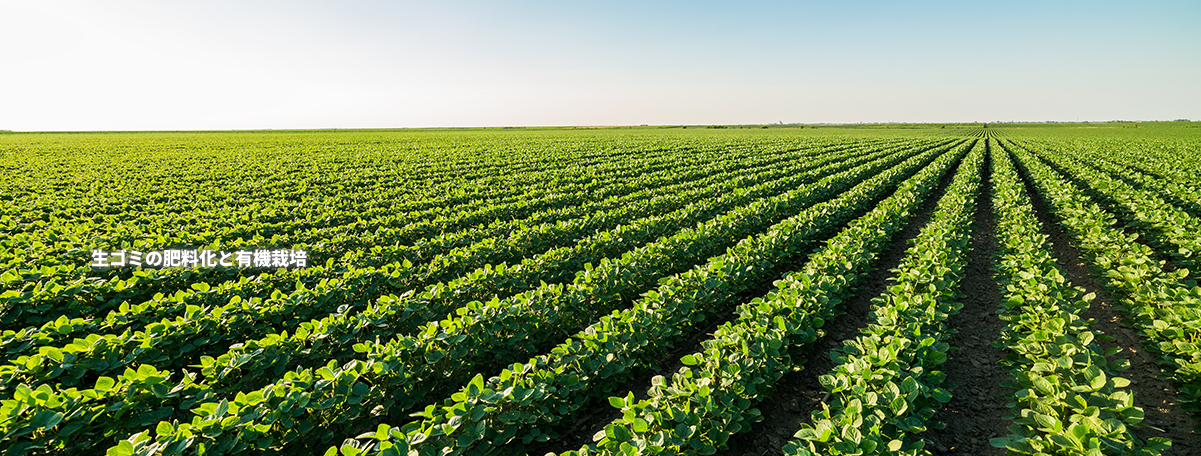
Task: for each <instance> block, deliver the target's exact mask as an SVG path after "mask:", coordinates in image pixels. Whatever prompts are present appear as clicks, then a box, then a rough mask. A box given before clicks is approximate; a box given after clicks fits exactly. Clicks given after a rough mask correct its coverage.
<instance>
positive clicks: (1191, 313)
mask: <svg viewBox="0 0 1201 456" xmlns="http://www.w3.org/2000/svg"><path fill="white" fill-rule="evenodd" d="M1017 153H1018V154H1019V156H1021V157H1022V158H1023V160H1022V163H1023V164H1024V165H1025V169H1026V170H1027V172H1029V173H1030V175H1031V176H1032V177H1033V179H1034V182H1035V184H1036V185H1037V188H1038V189H1039V192H1040V194H1041V195H1042V197H1043V199H1044V200H1047V201H1048V205H1049V206H1051V207H1052V212H1053V213H1054V215H1055V217H1056V218H1057V219H1058V220H1059V221H1060V223H1061V224H1062V225H1063V226H1064V228H1065V229H1066V231H1067V232H1068V234H1069V235H1070V236H1071V237H1072V238H1073V239H1074V242H1075V244H1076V245H1077V248H1079V249H1080V250H1081V253H1082V254H1083V256H1084V257H1085V259H1086V261H1088V262H1089V264H1090V265H1091V266H1092V267H1093V271H1094V273H1095V276H1096V277H1097V279H1098V280H1099V281H1100V282H1101V283H1102V284H1104V286H1105V288H1106V289H1107V290H1109V291H1110V292H1111V293H1113V295H1114V296H1115V297H1117V298H1119V299H1120V303H1118V305H1117V306H1115V307H1116V308H1118V309H1119V310H1120V311H1122V312H1123V313H1124V314H1125V315H1126V317H1127V321H1128V322H1129V324H1130V325H1131V326H1132V327H1134V328H1137V329H1138V330H1139V332H1140V333H1141V335H1142V337H1143V344H1144V345H1145V346H1146V347H1147V348H1148V349H1149V350H1151V351H1152V352H1154V353H1156V355H1157V359H1156V361H1157V362H1158V363H1160V364H1162V365H1163V366H1164V367H1165V373H1167V375H1168V376H1170V377H1171V378H1172V380H1174V382H1175V383H1176V386H1177V389H1178V393H1179V396H1180V399H1181V400H1182V402H1183V403H1184V404H1185V408H1186V410H1189V411H1191V412H1193V413H1194V414H1196V413H1198V412H1199V411H1201V407H1199V405H1201V287H1198V286H1197V284H1196V282H1195V281H1193V280H1191V279H1189V278H1188V275H1189V271H1188V270H1187V269H1177V270H1175V271H1167V270H1165V269H1164V265H1163V263H1162V262H1160V261H1158V260H1156V259H1155V251H1154V250H1153V249H1151V248H1150V247H1148V246H1146V245H1144V244H1141V243H1139V242H1138V241H1137V236H1136V235H1134V234H1128V233H1125V232H1123V230H1122V229H1120V228H1119V226H1120V225H1118V223H1117V221H1116V220H1115V218H1114V217H1113V215H1111V214H1109V213H1106V212H1105V211H1104V210H1103V209H1102V208H1101V207H1100V206H1099V205H1098V204H1097V203H1096V202H1094V201H1092V200H1090V199H1089V198H1088V197H1087V196H1086V195H1084V194H1083V193H1082V191H1081V190H1080V189H1079V188H1077V187H1074V186H1072V185H1071V184H1069V183H1067V182H1065V181H1064V180H1063V178H1062V177H1061V176H1059V175H1057V174H1056V173H1055V172H1054V170H1052V169H1050V168H1049V167H1047V166H1046V165H1044V164H1043V163H1041V162H1040V161H1038V159H1037V158H1035V157H1033V156H1032V155H1030V154H1029V153H1028V152H1026V151H1023V150H1020V149H1019V150H1018V151H1017Z"/></svg>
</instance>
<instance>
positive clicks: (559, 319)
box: [131, 148, 918, 451]
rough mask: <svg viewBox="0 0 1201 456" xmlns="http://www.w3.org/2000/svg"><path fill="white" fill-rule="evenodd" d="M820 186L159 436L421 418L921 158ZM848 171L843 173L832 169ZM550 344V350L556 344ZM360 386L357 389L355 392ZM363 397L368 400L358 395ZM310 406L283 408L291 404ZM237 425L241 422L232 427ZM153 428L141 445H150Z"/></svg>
mask: <svg viewBox="0 0 1201 456" xmlns="http://www.w3.org/2000/svg"><path fill="white" fill-rule="evenodd" d="M900 150H901V152H900V153H897V154H892V155H889V156H887V157H885V158H883V159H881V160H878V161H875V162H871V163H869V164H865V165H861V166H859V167H855V168H852V169H850V170H847V171H843V172H840V173H836V174H833V175H827V174H825V173H821V172H817V175H825V176H826V177H825V178H823V179H822V180H821V181H819V182H815V183H813V184H809V185H803V186H800V187H796V188H792V189H791V190H789V191H787V192H786V193H784V194H782V195H778V196H775V197H772V198H766V199H760V200H757V201H754V202H749V201H748V203H750V204H747V205H744V206H740V207H738V208H737V209H735V210H733V211H731V212H728V213H726V214H723V215H721V216H720V217H718V218H716V219H713V220H711V221H709V222H706V223H704V224H701V225H698V226H697V227H695V228H689V229H685V230H682V231H680V232H678V233H676V234H674V235H672V236H670V237H666V238H661V239H660V240H659V241H656V242H654V243H652V244H648V245H646V246H643V247H640V248H638V249H635V250H634V251H631V252H627V253H626V254H623V255H622V257H621V258H620V259H619V260H609V259H606V260H605V261H602V262H601V264H600V265H598V266H596V267H593V268H588V269H586V270H585V271H582V272H581V273H580V274H578V275H577V277H576V279H575V282H573V283H572V284H567V285H549V286H544V287H539V288H538V289H536V290H532V291H529V292H526V293H522V294H518V295H515V296H513V297H511V298H507V299H504V300H500V299H498V298H493V299H492V300H490V301H488V302H479V301H474V302H472V303H468V304H467V305H466V306H465V307H461V308H459V309H456V310H455V312H453V313H452V314H451V316H450V317H448V318H446V319H443V320H440V321H431V322H429V323H428V324H425V325H423V326H422V327H421V328H420V329H418V330H417V331H416V332H415V333H414V334H411V335H402V336H398V337H396V338H393V339H392V340H390V341H387V342H382V343H381V342H373V343H363V344H357V345H355V347H354V348H355V350H356V351H359V352H361V353H362V354H361V355H360V356H359V357H358V358H356V359H354V360H351V361H350V362H348V363H345V364H341V365H340V366H339V364H340V363H337V362H336V361H335V360H330V361H329V362H328V363H326V365H325V367H322V368H320V369H315V368H304V369H297V370H295V371H292V372H289V373H287V374H285V376H284V378H283V379H279V380H277V381H276V382H274V383H273V384H271V385H268V386H266V387H264V388H262V389H260V390H259V391H261V392H263V393H264V397H268V396H267V395H266V394H265V393H266V392H272V394H273V395H272V396H270V399H269V400H268V401H267V402H264V403H263V404H257V405H256V406H254V407H245V408H233V407H231V408H229V409H228V410H227V413H226V415H224V416H223V417H220V418H217V417H214V419H204V420H201V419H200V417H194V418H193V420H192V421H193V423H192V424H188V423H183V424H181V425H179V426H177V427H176V428H175V429H176V432H175V433H173V434H170V435H164V436H159V438H158V440H159V441H168V442H172V444H173V443H174V442H176V441H183V440H185V439H187V438H189V437H196V438H199V437H198V435H203V436H204V441H205V443H211V445H209V446H208V447H209V448H216V449H217V451H241V449H242V448H249V447H250V446H252V445H259V446H262V445H274V446H278V445H289V444H290V445H292V446H296V445H317V444H320V443H321V442H330V441H334V439H335V438H336V437H341V436H338V435H337V434H338V433H343V434H342V436H345V435H346V434H350V433H351V431H348V430H349V429H354V428H355V427H360V426H362V424H361V423H362V422H364V421H368V420H370V419H372V417H374V416H386V415H387V414H392V415H395V414H398V412H399V411H409V410H413V408H414V407H416V406H418V405H421V403H422V402H423V401H425V400H428V399H427V398H430V397H431V396H437V395H440V394H447V393H449V391H451V389H450V388H456V387H458V386H459V385H464V384H466V383H467V382H468V381H469V380H470V379H471V377H473V376H474V375H475V374H476V373H477V372H480V371H488V370H493V369H495V370H500V369H501V368H502V367H504V366H505V365H508V364H509V363H511V362H513V361H515V360H517V359H521V358H523V357H528V356H534V355H537V354H538V353H541V352H544V351H546V350H547V349H549V348H551V347H552V346H553V343H554V341H555V340H561V339H562V338H563V337H566V336H568V335H569V334H570V333H571V332H572V331H574V330H578V329H581V328H583V327H585V326H587V325H588V324H589V323H590V322H592V321H595V320H596V318H598V317H600V316H601V315H604V314H606V313H608V312H611V311H612V310H616V309H618V308H621V307H623V306H625V305H628V303H630V302H633V300H634V299H635V297H636V296H637V294H638V293H640V292H641V291H642V290H644V289H645V287H647V286H649V285H650V284H653V283H654V282H655V281H656V280H657V279H658V278H660V277H663V276H665V275H670V274H674V273H675V272H679V271H680V270H686V269H687V268H688V267H689V266H690V265H692V264H696V263H697V262H699V261H703V260H704V259H705V258H708V257H709V256H711V255H713V254H714V253H717V252H720V251H721V249H724V248H726V247H728V246H730V245H732V244H734V243H735V240H736V239H741V238H742V237H745V236H747V235H750V234H752V233H755V232H759V231H761V230H762V229H763V227H765V226H770V225H771V224H774V223H775V222H777V221H779V220H781V219H784V218H786V217H787V216H788V215H789V214H793V213H796V212H797V211H799V210H801V209H803V208H805V207H808V206H811V205H813V204H815V203H818V202H821V201H825V200H828V199H830V198H832V197H833V196H835V195H837V194H839V193H841V192H842V191H844V190H845V189H847V188H848V187H850V186H852V185H854V183H856V182H859V181H862V180H863V179H865V178H866V177H867V176H870V175H873V174H876V173H878V172H879V171H881V170H883V169H887V168H888V167H891V166H894V165H896V164H897V163H898V162H900V161H903V160H904V159H905V158H907V157H908V156H911V155H916V154H917V153H918V152H917V151H915V150H912V149H909V148H902V149H900ZM831 166H838V165H831ZM548 342H549V344H548ZM352 387H353V388H352ZM358 393H362V394H358ZM285 402H288V403H303V404H305V405H304V406H295V407H293V406H287V407H281V406H280V404H282V403H285ZM229 418H237V419H234V420H230V419H229ZM148 434H149V433H148V432H143V433H140V434H137V435H135V436H134V437H131V440H134V441H139V442H141V441H144V440H145V439H147V438H149V435H148Z"/></svg>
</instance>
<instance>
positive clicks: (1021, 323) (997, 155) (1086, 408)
mask: <svg viewBox="0 0 1201 456" xmlns="http://www.w3.org/2000/svg"><path fill="white" fill-rule="evenodd" d="M992 175H993V184H994V192H993V207H994V212H995V216H996V224H997V243H998V258H997V271H996V277H997V282H998V283H999V284H1000V285H1001V288H1002V301H1001V305H1002V309H1001V312H1002V313H1001V318H1002V319H1003V320H1005V321H1006V322H1007V324H1008V325H1007V326H1006V327H1005V329H1004V330H1003V331H1002V333H1001V338H1000V341H999V342H998V345H999V346H1000V347H1002V348H1005V349H1006V350H1007V351H1008V352H1009V354H1008V355H1007V359H1006V360H1005V363H1006V364H1007V365H1008V367H1009V368H1010V370H1011V372H1012V375H1013V377H1012V378H1013V382H1014V385H1015V386H1016V387H1017V392H1016V393H1014V394H1013V396H1012V400H1011V402H1010V407H1011V408H1012V409H1013V415H1012V419H1013V420H1014V424H1013V425H1011V426H1010V427H1009V430H1010V432H1011V434H1010V435H1008V436H1006V437H1000V438H995V439H992V441H991V443H992V445H993V446H997V447H1002V448H1006V449H1008V450H1009V451H1010V452H1011V453H1015V454H1065V455H1066V454H1071V455H1099V454H1115V453H1116V454H1144V455H1152V454H1159V452H1161V451H1162V450H1163V449H1165V448H1167V446H1168V445H1170V442H1167V441H1165V439H1162V438H1152V439H1150V440H1149V441H1148V442H1143V441H1141V440H1140V439H1139V438H1138V437H1136V436H1135V435H1134V434H1133V433H1132V432H1131V428H1132V427H1134V426H1138V425H1139V424H1140V423H1141V422H1142V419H1143V411H1142V409H1141V408H1139V407H1137V406H1135V405H1134V394H1133V392H1132V391H1129V389H1128V388H1127V387H1128V386H1129V385H1130V381H1129V380H1127V379H1125V378H1122V377H1119V376H1118V374H1119V373H1120V372H1121V371H1122V370H1124V369H1127V368H1129V361H1127V360H1125V359H1113V360H1109V359H1107V357H1111V356H1113V355H1115V354H1117V351H1116V350H1118V349H1113V350H1111V351H1106V350H1104V349H1102V348H1101V347H1100V346H1099V345H1098V344H1097V341H1098V338H1099V337H1105V336H1102V335H1100V334H1099V332H1098V331H1096V330H1095V329H1093V328H1091V327H1090V326H1089V323H1088V321H1086V320H1085V319H1083V318H1082V317H1081V316H1080V313H1081V312H1082V311H1084V310H1085V309H1087V308H1088V305H1089V303H1088V302H1089V301H1090V300H1091V299H1092V296H1091V295H1084V293H1083V290H1081V289H1079V288H1074V287H1072V286H1071V285H1070V284H1069V283H1068V282H1067V280H1066V279H1065V278H1064V275H1063V271H1062V269H1061V268H1060V267H1059V265H1058V264H1056V262H1055V257H1054V256H1053V255H1052V253H1051V252H1050V243H1049V242H1048V241H1047V237H1046V235H1044V234H1043V233H1042V231H1041V229H1042V224H1041V223H1040V222H1039V221H1038V219H1037V217H1036V216H1035V213H1034V209H1033V207H1032V206H1031V201H1030V197H1029V195H1027V193H1026V191H1025V188H1024V186H1023V183H1022V181H1021V178H1020V177H1019V176H1018V174H1017V172H1016V171H1015V169H1014V165H1013V162H1012V161H1011V160H1010V157H1009V154H1008V152H1005V151H995V152H994V154H993V174H992Z"/></svg>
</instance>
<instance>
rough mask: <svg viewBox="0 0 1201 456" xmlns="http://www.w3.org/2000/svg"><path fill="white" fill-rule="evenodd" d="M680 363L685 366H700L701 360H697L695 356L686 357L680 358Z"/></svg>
mask: <svg viewBox="0 0 1201 456" xmlns="http://www.w3.org/2000/svg"><path fill="white" fill-rule="evenodd" d="M680 362H681V363H684V365H685V366H695V365H697V364H700V360H698V359H696V356H693V355H684V357H683V358H680Z"/></svg>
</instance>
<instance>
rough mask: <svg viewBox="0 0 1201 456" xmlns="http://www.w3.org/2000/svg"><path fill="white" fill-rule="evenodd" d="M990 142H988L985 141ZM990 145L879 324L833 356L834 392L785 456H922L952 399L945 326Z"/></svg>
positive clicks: (925, 238)
mask: <svg viewBox="0 0 1201 456" xmlns="http://www.w3.org/2000/svg"><path fill="white" fill-rule="evenodd" d="M982 143H983V141H982ZM984 150H985V148H984V147H983V146H981V147H977V148H976V150H975V152H973V153H972V154H971V155H969V156H968V157H967V158H966V159H965V162H964V163H963V164H962V165H960V170H959V172H958V174H957V175H956V178H955V180H954V182H952V183H951V185H950V186H949V187H948V188H947V190H946V194H945V195H944V196H943V197H942V199H941V200H940V201H939V202H938V207H937V209H936V210H935V212H934V214H933V215H932V216H931V219H930V221H929V222H928V223H927V224H926V226H925V227H923V228H922V230H921V232H920V233H918V235H917V237H916V239H914V242H913V246H912V247H910V248H909V250H908V251H907V252H906V256H905V258H904V259H903V260H902V262H901V264H900V265H899V266H898V267H897V269H896V276H895V277H894V278H893V280H892V283H891V284H890V285H889V286H888V288H887V289H886V290H885V292H884V294H883V295H881V296H879V297H877V298H875V299H874V300H873V303H872V311H871V316H870V318H871V320H872V323H870V324H868V326H867V327H866V328H864V329H863V330H862V331H861V332H860V335H859V336H858V337H856V338H855V339H852V340H849V341H845V342H844V343H843V345H844V346H843V347H841V348H839V349H835V351H834V352H833V353H831V356H832V357H833V359H834V360H835V362H836V363H838V364H837V365H836V366H835V367H834V369H833V370H831V371H830V372H829V373H828V374H825V375H822V376H821V377H820V381H821V384H822V386H823V387H825V389H826V392H827V397H829V399H828V400H823V401H822V404H821V410H817V411H814V412H813V414H812V416H811V420H810V422H809V423H806V424H803V425H802V427H801V430H800V431H799V432H797V433H796V436H795V437H796V439H794V440H792V441H790V442H789V443H787V444H785V446H784V454H786V455H805V456H809V455H815V454H822V455H860V454H897V455H900V454H910V455H917V454H924V451H923V450H922V449H923V448H924V445H925V442H924V441H923V440H922V439H921V433H922V432H924V431H925V430H926V429H927V428H928V427H930V426H931V424H932V423H930V421H931V417H932V416H933V415H934V410H935V409H936V408H937V407H938V406H939V405H940V404H942V403H945V402H948V401H950V399H951V394H950V393H949V392H947V391H946V390H945V389H942V388H940V387H939V386H940V385H941V384H942V383H943V379H944V378H945V375H944V374H943V373H942V372H940V371H938V370H937V367H938V366H939V365H940V364H942V363H943V362H945V361H946V359H947V352H948V350H950V345H949V344H948V341H949V340H950V338H951V336H952V335H953V334H954V330H953V329H951V328H948V326H947V324H946V320H947V319H948V318H949V317H950V316H951V315H954V314H955V313H957V312H958V311H959V309H960V308H962V307H963V305H962V304H960V303H959V302H958V301H957V299H958V298H959V297H960V296H961V293H960V292H959V283H960V281H961V280H962V279H963V276H964V268H965V266H966V265H967V252H968V250H969V248H970V242H971V236H972V223H973V220H974V216H975V211H976V205H975V198H976V194H977V193H978V192H979V191H980V180H981V174H982V172H981V171H982V165H983V163H984Z"/></svg>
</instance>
